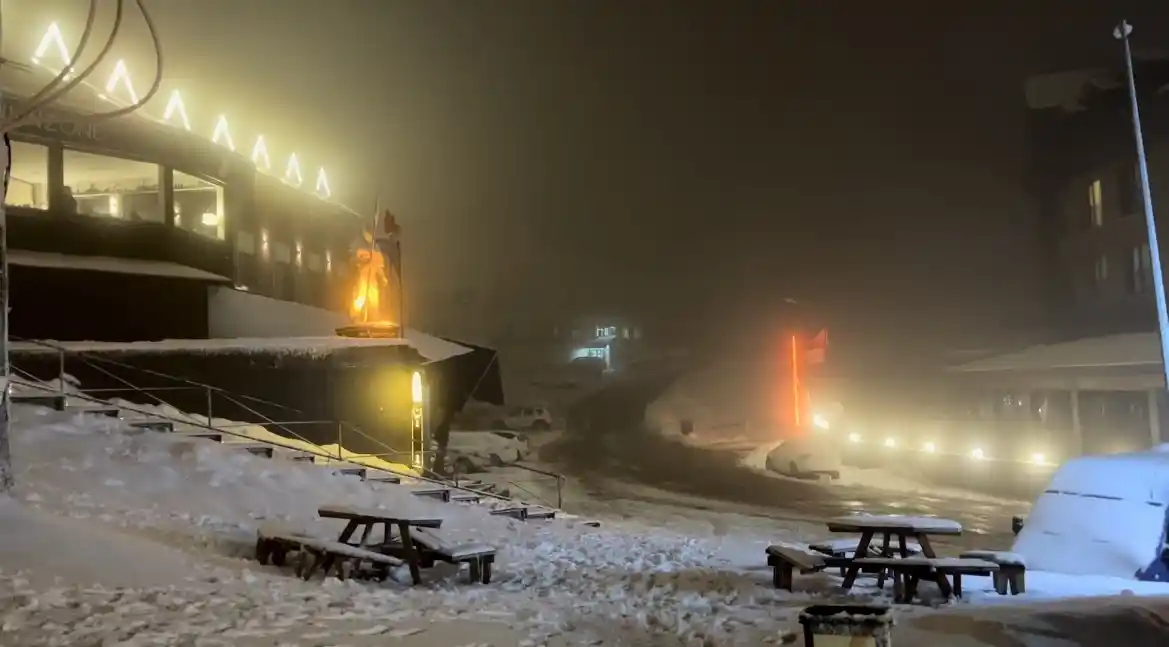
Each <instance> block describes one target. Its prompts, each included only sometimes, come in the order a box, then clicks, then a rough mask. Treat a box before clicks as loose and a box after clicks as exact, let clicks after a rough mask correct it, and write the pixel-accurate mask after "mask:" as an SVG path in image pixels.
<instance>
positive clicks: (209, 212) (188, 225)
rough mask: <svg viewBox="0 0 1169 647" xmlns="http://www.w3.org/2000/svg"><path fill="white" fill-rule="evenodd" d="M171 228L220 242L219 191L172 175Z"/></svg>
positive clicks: (194, 179) (222, 228) (197, 180)
mask: <svg viewBox="0 0 1169 647" xmlns="http://www.w3.org/2000/svg"><path fill="white" fill-rule="evenodd" d="M174 177H175V181H174V189H175V224H176V225H178V226H179V227H182V228H183V229H186V230H187V231H193V232H195V233H196V234H202V235H204V236H207V237H208V238H218V239H219V240H223V239H224V235H225V234H226V229H225V224H224V222H223V187H221V186H219V185H218V184H214V183H212V182H208V181H207V180H203V179H200V178H197V177H195V176H193V175H187V174H186V173H180V172H179V171H175V172H174Z"/></svg>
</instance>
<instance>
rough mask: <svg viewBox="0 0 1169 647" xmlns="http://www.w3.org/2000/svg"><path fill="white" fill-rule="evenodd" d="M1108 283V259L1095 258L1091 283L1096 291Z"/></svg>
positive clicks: (1104, 257) (1103, 257)
mask: <svg viewBox="0 0 1169 647" xmlns="http://www.w3.org/2000/svg"><path fill="white" fill-rule="evenodd" d="M1107 282H1108V257H1107V256H1097V257H1096V263H1095V266H1094V268H1093V283H1094V284H1095V286H1096V289H1097V290H1099V289H1101V288H1103V287H1104V284H1105V283H1107Z"/></svg>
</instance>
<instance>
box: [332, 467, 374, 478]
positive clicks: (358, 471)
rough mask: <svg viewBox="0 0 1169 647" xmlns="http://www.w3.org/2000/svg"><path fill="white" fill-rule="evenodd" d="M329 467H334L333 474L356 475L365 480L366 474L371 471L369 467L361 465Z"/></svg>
mask: <svg viewBox="0 0 1169 647" xmlns="http://www.w3.org/2000/svg"><path fill="white" fill-rule="evenodd" d="M327 467H332V469H333V474H334V475H336V476H356V477H357V478H359V479H361V480H363V481H364V480H365V477H366V475H367V474H368V473H369V470H368V469H366V468H364V467H362V466H360V465H339V466H332V465H328V466H327Z"/></svg>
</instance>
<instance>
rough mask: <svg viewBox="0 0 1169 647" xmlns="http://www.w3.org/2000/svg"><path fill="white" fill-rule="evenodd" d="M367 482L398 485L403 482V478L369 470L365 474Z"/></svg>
mask: <svg viewBox="0 0 1169 647" xmlns="http://www.w3.org/2000/svg"><path fill="white" fill-rule="evenodd" d="M365 480H366V481H369V482H371V483H391V484H393V485H397V484H399V483H401V482H402V477H401V476H398V475H397V474H393V473H391V472H383V471H381V470H369V471H367V472H366V473H365Z"/></svg>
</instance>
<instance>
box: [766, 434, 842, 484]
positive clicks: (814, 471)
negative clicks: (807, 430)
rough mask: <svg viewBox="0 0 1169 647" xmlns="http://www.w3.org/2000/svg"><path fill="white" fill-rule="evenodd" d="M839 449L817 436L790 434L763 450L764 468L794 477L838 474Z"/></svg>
mask: <svg viewBox="0 0 1169 647" xmlns="http://www.w3.org/2000/svg"><path fill="white" fill-rule="evenodd" d="M841 465H842V461H841V458H840V450H839V449H838V448H837V447H836V445H835V444H834V443H832V442H831V441H829V440H827V439H824V438H822V437H819V436H812V437H807V438H793V439H790V440H786V441H784V442H783V443H782V444H780V445H779V446H777V447H776V448H775V449H773V450H771V452H769V453H768V454H767V469H769V470H771V471H772V472H778V473H780V474H784V475H786V476H794V477H797V478H812V479H817V478H822V477H828V478H840V466H841Z"/></svg>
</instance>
